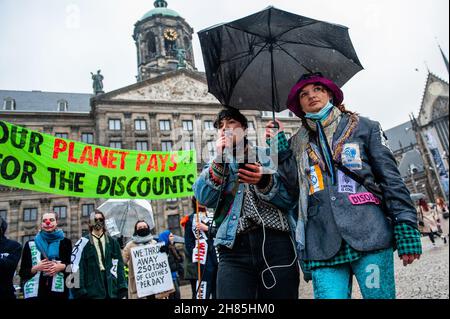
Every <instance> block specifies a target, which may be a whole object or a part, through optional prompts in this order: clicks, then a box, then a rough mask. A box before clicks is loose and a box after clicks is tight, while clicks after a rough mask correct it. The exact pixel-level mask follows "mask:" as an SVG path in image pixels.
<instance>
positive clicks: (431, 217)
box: [418, 204, 439, 233]
mask: <svg viewBox="0 0 450 319" xmlns="http://www.w3.org/2000/svg"><path fill="white" fill-rule="evenodd" d="M418 211H419V215H422V219H423V223H424V224H425V225H424V227H423V230H422V232H423V233H431V232H437V231H438V219H439V214H438V212H437V210H436V208H434V207H432V205H430V204H428V211H425V210H424V209H422V207H421V206H420V205H419V208H418Z"/></svg>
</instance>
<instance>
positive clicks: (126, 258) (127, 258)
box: [122, 240, 156, 299]
mask: <svg viewBox="0 0 450 319" xmlns="http://www.w3.org/2000/svg"><path fill="white" fill-rule="evenodd" d="M148 244H156V241H154V240H152V241H151V242H149V243H148ZM137 246H139V245H138V244H136V243H135V242H134V241H130V242H129V243H128V244H126V245H125V248H124V249H123V251H122V257H123V262H124V264H125V265H127V266H128V299H139V297H138V294H137V288H136V278H135V273H134V267H133V260H132V259H131V258H132V257H131V249H132V248H134V247H137Z"/></svg>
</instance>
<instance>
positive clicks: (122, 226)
mask: <svg viewBox="0 0 450 319" xmlns="http://www.w3.org/2000/svg"><path fill="white" fill-rule="evenodd" d="M97 209H98V210H99V211H101V212H102V213H103V214H104V215H105V219H106V221H105V222H106V227H107V228H108V231H109V232H110V234H111V235H112V236H115V235H119V234H121V235H122V236H123V237H131V236H133V233H134V225H135V224H136V222H137V221H138V220H144V221H146V222H147V224H148V225H149V226H150V229H153V228H154V227H155V221H154V218H153V209H152V206H151V205H150V203H149V201H147V200H145V199H108V200H107V201H106V202H104V203H103V204H102V205H100V206H99V207H98V208H97Z"/></svg>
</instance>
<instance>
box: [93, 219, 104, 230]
mask: <svg viewBox="0 0 450 319" xmlns="http://www.w3.org/2000/svg"><path fill="white" fill-rule="evenodd" d="M104 226H105V222H103V221H96V222H95V225H94V229H95V230H101V229H103V227H104Z"/></svg>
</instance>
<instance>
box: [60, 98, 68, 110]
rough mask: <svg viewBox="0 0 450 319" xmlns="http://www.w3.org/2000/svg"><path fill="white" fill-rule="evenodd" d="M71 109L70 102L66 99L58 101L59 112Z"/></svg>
mask: <svg viewBox="0 0 450 319" xmlns="http://www.w3.org/2000/svg"><path fill="white" fill-rule="evenodd" d="M68 110H69V103H67V101H66V100H59V101H58V112H67V111H68Z"/></svg>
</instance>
